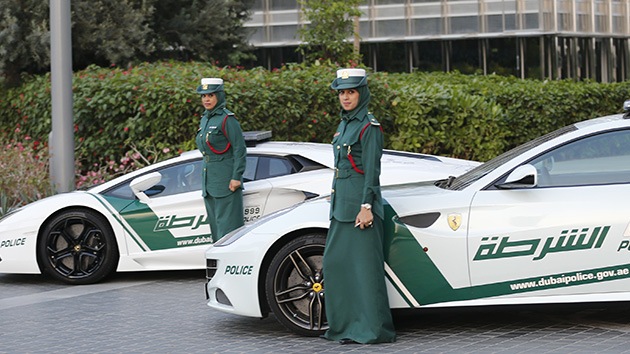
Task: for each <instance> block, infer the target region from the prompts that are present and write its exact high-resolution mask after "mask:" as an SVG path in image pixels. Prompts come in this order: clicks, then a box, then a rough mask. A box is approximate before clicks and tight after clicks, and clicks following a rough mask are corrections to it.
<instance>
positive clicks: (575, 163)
mask: <svg viewBox="0 0 630 354" xmlns="http://www.w3.org/2000/svg"><path fill="white" fill-rule="evenodd" d="M530 163H531V164H532V165H534V167H536V170H537V171H538V187H566V186H586V185H602V184H619V183H630V130H618V131H610V132H605V133H602V134H598V135H593V136H589V137H586V138H583V139H580V140H576V141H573V142H571V143H569V144H566V145H563V146H561V147H558V148H556V149H554V150H552V151H549V152H547V153H545V154H543V155H541V156H539V157H537V158H536V159H534V160H532V161H531V162H530Z"/></svg>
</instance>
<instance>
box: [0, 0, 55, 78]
mask: <svg viewBox="0 0 630 354" xmlns="http://www.w3.org/2000/svg"><path fill="white" fill-rule="evenodd" d="M49 67H50V26H49V8H48V1H42V0H0V73H2V74H3V76H4V77H5V80H6V82H7V83H8V84H9V85H10V86H14V85H15V84H17V83H18V82H19V80H20V73H22V72H23V71H26V72H39V71H41V70H44V69H47V68H49Z"/></svg>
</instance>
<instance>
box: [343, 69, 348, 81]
mask: <svg viewBox="0 0 630 354" xmlns="http://www.w3.org/2000/svg"><path fill="white" fill-rule="evenodd" d="M348 77H350V74H348V70H344V71H342V72H341V78H342V79H344V80H345V79H347V78H348Z"/></svg>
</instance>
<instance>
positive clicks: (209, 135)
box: [195, 79, 247, 242]
mask: <svg viewBox="0 0 630 354" xmlns="http://www.w3.org/2000/svg"><path fill="white" fill-rule="evenodd" d="M204 80H217V81H205V82H210V83H211V84H205V85H204ZM219 82H220V84H217V83H219ZM212 83H215V84H212ZM197 93H199V94H204V93H214V94H215V95H216V96H217V104H216V106H215V107H214V108H213V109H212V110H210V111H208V110H206V111H205V112H204V114H203V116H202V117H201V122H200V124H199V130H198V131H197V135H196V136H195V142H196V143H197V148H198V149H199V151H201V154H202V155H203V160H204V168H203V171H202V181H203V182H202V186H201V190H202V195H203V198H204V202H205V205H206V211H207V213H208V221H209V223H210V231H211V232H212V240H213V241H215V242H216V241H217V240H219V239H220V238H221V237H223V236H224V235H225V234H227V233H229V232H230V231H232V230H234V229H237V228H239V227H241V226H243V189H242V188H239V189H237V190H236V191H234V192H232V191H231V190H230V189H229V185H230V180H238V181H241V185H242V183H243V172H244V171H245V163H246V158H247V148H246V146H245V139H244V138H243V131H242V130H241V126H240V124H239V123H238V121H237V120H236V118H235V117H234V113H232V112H230V111H228V110H227V109H226V108H225V106H226V103H225V92H224V91H223V82H222V80H220V79H203V80H202V85H201V86H199V87H198V88H197Z"/></svg>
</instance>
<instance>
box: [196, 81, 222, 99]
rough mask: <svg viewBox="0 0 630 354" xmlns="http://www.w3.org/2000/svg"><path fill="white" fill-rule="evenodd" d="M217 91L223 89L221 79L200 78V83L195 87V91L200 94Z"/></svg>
mask: <svg viewBox="0 0 630 354" xmlns="http://www.w3.org/2000/svg"><path fill="white" fill-rule="evenodd" d="M218 91H223V79H217V78H203V79H201V85H199V87H197V93H198V94H200V95H203V94H205V93H215V92H218Z"/></svg>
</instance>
